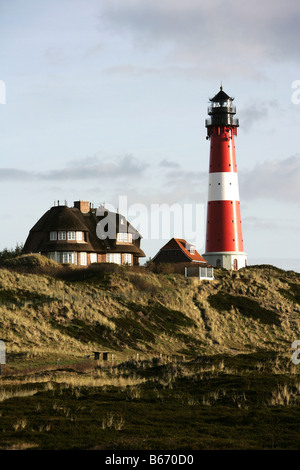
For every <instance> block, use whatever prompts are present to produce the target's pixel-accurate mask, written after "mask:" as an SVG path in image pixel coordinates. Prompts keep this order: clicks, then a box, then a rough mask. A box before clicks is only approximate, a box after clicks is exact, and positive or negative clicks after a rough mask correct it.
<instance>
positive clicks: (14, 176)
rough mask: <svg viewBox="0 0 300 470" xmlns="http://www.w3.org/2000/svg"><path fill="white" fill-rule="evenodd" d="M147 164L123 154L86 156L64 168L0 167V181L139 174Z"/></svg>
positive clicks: (120, 176)
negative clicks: (39, 169) (100, 156)
mask: <svg viewBox="0 0 300 470" xmlns="http://www.w3.org/2000/svg"><path fill="white" fill-rule="evenodd" d="M146 168H147V165H146V164H145V163H144V162H142V161H140V160H138V159H136V158H134V157H133V156H132V155H125V156H123V157H120V158H115V159H112V160H110V159H106V160H100V159H98V158H97V157H88V158H85V159H82V160H74V161H72V162H69V163H68V165H67V166H66V167H65V168H62V169H57V170H51V171H44V172H34V171H26V170H19V169H14V168H0V181H33V180H35V181H39V180H40V181H70V180H71V181H72V180H94V179H107V178H111V179H114V178H117V179H119V180H120V179H123V178H128V177H130V176H140V175H142V173H143V172H144V171H145V169H146Z"/></svg>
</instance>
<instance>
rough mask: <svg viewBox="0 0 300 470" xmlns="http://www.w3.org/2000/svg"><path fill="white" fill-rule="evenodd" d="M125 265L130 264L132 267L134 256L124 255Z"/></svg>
mask: <svg viewBox="0 0 300 470" xmlns="http://www.w3.org/2000/svg"><path fill="white" fill-rule="evenodd" d="M124 264H129V266H132V254H131V253H125V254H124Z"/></svg>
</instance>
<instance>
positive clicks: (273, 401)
mask: <svg viewBox="0 0 300 470" xmlns="http://www.w3.org/2000/svg"><path fill="white" fill-rule="evenodd" d="M258 361H259V362H258ZM85 367H86V368H85V369H82V370H81V371H79V370H78V371H71V370H65V371H63V370H52V371H47V370H46V371H45V372H44V374H40V375H36V376H35V377H34V380H32V381H28V375H27V374H26V375H24V376H22V375H21V376H20V375H19V376H18V377H15V376H7V377H3V378H2V380H1V389H2V390H3V389H6V388H9V389H10V390H11V394H10V395H9V394H7V395H6V397H5V399H3V400H2V401H1V402H0V415H1V430H2V432H1V435H0V448H1V449H12V448H18V447H21V446H22V443H26V446H27V447H28V448H35V449H50V450H51V449H69V450H71V449H109V450H114V449H118V450H122V449H127V450H129V449H134V450H139V449H146V450H158V449H164V450H176V449H177V450H178V449H181V450H197V449H206V450H210V449H218V450H222V449H242V450H244V449H297V448H299V445H300V431H299V419H300V408H299V404H300V393H299V390H300V376H299V371H298V369H297V368H295V366H294V365H293V364H291V362H290V360H289V358H287V357H283V356H280V355H276V357H271V356H270V357H268V356H267V355H266V354H265V353H264V354H260V355H258V354H253V355H251V354H250V355H244V356H243V355H235V356H231V355H227V356H219V357H218V356H206V357H199V358H196V359H195V360H193V361H176V362H174V361H173V360H170V361H167V360H164V361H158V362H157V361H155V362H153V361H149V360H146V361H138V362H137V361H130V362H123V363H120V364H118V365H115V366H113V367H107V368H103V367H102V368H100V369H99V366H97V365H95V364H94V366H93V367H90V368H87V363H86V364H85ZM84 370H85V371H84ZM14 387H15V388H17V389H18V390H19V391H20V389H24V390H25V392H24V394H23V395H21V394H20V393H15V394H13V393H12V389H13V388H14ZM26 390H27V393H26ZM29 390H31V391H32V393H31V394H30V393H28V392H29ZM33 392H35V393H33Z"/></svg>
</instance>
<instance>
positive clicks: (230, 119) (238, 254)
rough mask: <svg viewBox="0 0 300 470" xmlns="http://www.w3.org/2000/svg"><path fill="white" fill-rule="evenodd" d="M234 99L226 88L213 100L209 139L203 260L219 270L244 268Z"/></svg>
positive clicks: (245, 257) (237, 123) (209, 122)
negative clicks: (221, 268) (220, 268)
mask: <svg viewBox="0 0 300 470" xmlns="http://www.w3.org/2000/svg"><path fill="white" fill-rule="evenodd" d="M233 100H234V98H231V97H230V96H228V95H227V94H226V93H225V92H224V91H223V87H222V86H221V87H220V91H219V92H218V93H217V94H216V95H215V96H214V97H213V98H211V99H210V105H209V107H208V115H209V117H208V119H206V122H205V125H206V127H207V137H206V138H207V139H209V140H210V161H209V183H208V184H209V186H208V202H207V221H206V247H205V253H204V254H203V257H204V258H205V259H206V260H207V262H208V263H209V264H211V265H213V266H215V267H223V268H226V269H234V270H236V269H240V268H242V267H245V266H246V265H247V254H246V253H245V252H244V242H243V235H242V220H241V209H240V198H239V185H238V174H237V164H236V155H235V143H234V137H235V136H236V135H237V128H238V126H239V121H238V119H237V118H236V117H235V114H236V108H235V106H233V104H232V102H233Z"/></svg>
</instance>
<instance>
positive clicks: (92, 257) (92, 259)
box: [90, 253, 97, 263]
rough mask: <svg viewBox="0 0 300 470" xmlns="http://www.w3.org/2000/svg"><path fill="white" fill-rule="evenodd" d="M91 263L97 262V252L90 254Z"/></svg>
mask: <svg viewBox="0 0 300 470" xmlns="http://www.w3.org/2000/svg"><path fill="white" fill-rule="evenodd" d="M90 260H91V263H97V253H91V254H90Z"/></svg>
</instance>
